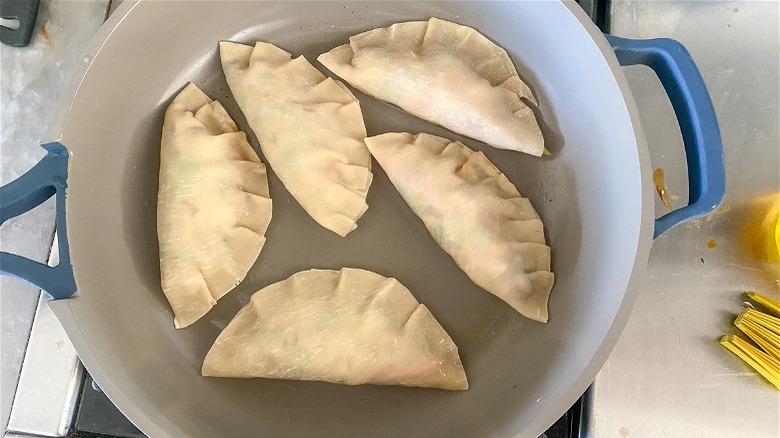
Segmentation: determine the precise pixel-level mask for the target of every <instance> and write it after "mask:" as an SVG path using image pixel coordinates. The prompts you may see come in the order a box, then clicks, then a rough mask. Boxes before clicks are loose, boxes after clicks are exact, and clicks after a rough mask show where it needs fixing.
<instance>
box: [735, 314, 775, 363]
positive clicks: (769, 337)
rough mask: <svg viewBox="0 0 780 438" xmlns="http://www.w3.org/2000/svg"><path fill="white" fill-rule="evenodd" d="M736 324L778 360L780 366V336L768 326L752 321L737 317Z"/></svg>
mask: <svg viewBox="0 0 780 438" xmlns="http://www.w3.org/2000/svg"><path fill="white" fill-rule="evenodd" d="M734 325H735V326H737V328H738V329H740V330H742V332H743V333H745V334H746V335H748V337H749V338H750V339H752V340H753V342H755V343H756V344H758V346H759V347H761V348H762V349H763V350H764V351H766V352H767V353H769V355H770V356H772V357H773V358H774V359H776V360H777V365H778V367H780V336H777V335H776V334H774V333H772V332H771V331H770V330H767V328H766V327H762V326H761V325H759V324H756V323H754V322H751V321H746V320H744V319H740V318H737V320H736V321H734Z"/></svg>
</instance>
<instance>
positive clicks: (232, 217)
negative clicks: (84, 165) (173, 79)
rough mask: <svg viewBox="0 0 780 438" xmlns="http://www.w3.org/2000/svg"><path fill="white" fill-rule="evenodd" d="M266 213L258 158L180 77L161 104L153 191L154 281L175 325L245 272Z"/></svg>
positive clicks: (200, 311) (223, 115) (261, 239)
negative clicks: (156, 252)
mask: <svg viewBox="0 0 780 438" xmlns="http://www.w3.org/2000/svg"><path fill="white" fill-rule="evenodd" d="M270 221H271V198H270V196H269V194H268V178H267V175H266V169H265V165H264V164H263V163H262V162H261V161H260V159H259V158H258V157H257V154H256V153H255V151H254V150H253V149H252V147H251V146H249V143H247V140H246V135H244V133H243V132H241V131H239V130H238V128H237V127H236V124H235V123H234V122H233V120H232V119H231V118H230V116H229V115H228V113H227V112H226V111H225V109H224V108H223V107H222V105H220V104H219V102H217V101H215V100H214V101H212V100H211V99H209V98H208V96H206V95H205V94H204V93H203V92H202V91H201V90H200V89H198V87H196V86H195V85H194V84H189V85H187V86H186V87H185V88H184V89H183V90H182V91H181V92H180V93H179V94H178V96H176V98H175V99H173V102H171V104H170V106H168V110H167V111H166V112H165V121H164V123H163V132H162V142H161V148H160V186H159V192H158V195H157V237H158V240H159V243H160V274H161V283H162V290H163V292H164V293H165V297H166V298H167V299H168V301H169V302H170V304H171V307H172V308H173V313H174V319H173V322H174V326H175V327H176V328H183V327H187V326H188V325H190V324H192V323H193V322H195V321H197V320H198V319H199V318H200V317H202V316H203V315H205V314H206V312H208V311H209V310H210V309H211V308H212V307H213V306H214V304H216V303H217V300H218V299H220V298H221V297H222V296H223V295H225V294H226V293H228V292H229V291H230V290H232V289H233V288H234V287H235V286H236V285H237V284H238V283H239V282H241V280H243V279H244V277H245V276H246V274H247V271H248V270H249V268H250V267H251V266H252V264H254V262H255V260H256V259H257V256H258V255H259V254H260V249H262V247H263V244H264V243H265V231H266V229H267V228H268V223H269V222H270Z"/></svg>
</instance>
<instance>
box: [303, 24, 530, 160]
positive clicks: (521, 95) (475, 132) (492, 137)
mask: <svg viewBox="0 0 780 438" xmlns="http://www.w3.org/2000/svg"><path fill="white" fill-rule="evenodd" d="M317 59H318V60H319V61H320V62H321V63H322V64H323V65H324V66H325V67H327V68H328V69H330V71H332V72H333V73H335V74H337V75H339V76H341V77H342V78H343V79H344V80H346V81H347V82H349V83H350V84H351V85H352V86H354V87H356V88H358V89H360V90H361V91H363V92H365V93H368V94H370V95H372V96H374V97H377V98H379V99H382V100H384V101H387V102H390V103H392V104H394V105H397V106H399V107H401V108H402V109H403V110H405V111H407V112H409V113H412V114H414V115H416V116H418V117H421V118H423V119H425V120H428V121H430V122H433V123H436V124H439V125H441V126H444V127H445V128H447V129H450V130H452V131H454V132H457V133H459V134H463V135H466V136H469V137H471V138H475V139H477V140H481V141H483V142H485V143H488V144H490V145H492V146H494V147H497V148H501V149H511V150H516V151H520V152H525V153H528V154H531V155H535V156H540V155H542V152H543V151H544V140H543V138H542V132H541V130H540V129H539V124H538V123H537V122H536V118H535V117H534V113H533V111H532V110H531V108H530V107H529V106H528V105H527V104H526V103H525V102H524V100H525V101H528V102H530V103H531V104H532V105H536V100H535V98H534V96H533V94H532V92H531V89H530V88H529V87H528V85H526V84H525V82H523V81H522V80H521V79H520V77H519V76H518V74H517V70H516V69H515V66H514V64H512V60H511V59H509V56H508V55H507V53H506V51H505V50H504V49H502V48H501V47H499V46H497V45H496V44H494V43H493V42H492V41H490V40H489V39H487V38H486V37H485V36H484V35H482V34H480V33H479V32H477V31H476V30H474V29H472V28H470V27H467V26H463V25H460V24H455V23H451V22H448V21H444V20H440V19H438V18H431V19H430V20H429V21H412V22H408V23H397V24H394V25H392V26H390V27H388V28H382V29H374V30H370V31H367V32H363V33H361V34H359V35H355V36H353V37H351V38H350V39H349V44H345V45H343V46H338V47H336V48H334V49H333V50H331V51H329V52H327V53H323V54H322V55H320V56H319V57H318V58H317Z"/></svg>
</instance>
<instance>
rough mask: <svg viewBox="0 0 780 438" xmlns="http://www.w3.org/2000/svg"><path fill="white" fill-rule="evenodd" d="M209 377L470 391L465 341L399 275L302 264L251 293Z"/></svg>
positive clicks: (213, 356) (220, 344)
mask: <svg viewBox="0 0 780 438" xmlns="http://www.w3.org/2000/svg"><path fill="white" fill-rule="evenodd" d="M203 375H204V376H215V377H264V378H270V379H293V380H322V381H326V382H333V383H344V384H347V385H360V384H364V383H370V384H374V385H404V386H421V387H427V388H441V389H450V390H462V389H468V381H467V380H466V374H465V373H464V371H463V365H462V364H461V361H460V357H459V356H458V347H456V346H455V344H454V343H453V342H452V339H450V337H449V335H447V332H445V331H444V329H443V328H442V327H441V325H439V323H438V322H437V321H436V319H434V317H433V315H431V313H430V312H429V311H428V309H427V308H426V307H425V306H424V305H422V304H420V303H419V302H417V300H416V299H415V298H414V296H412V294H411V293H410V292H409V290H408V289H406V288H405V287H404V286H403V285H402V284H401V283H399V282H398V280H396V279H394V278H386V277H383V276H381V275H379V274H375V273H373V272H369V271H364V270H362V269H352V268H344V269H342V270H341V271H330V270H317V269H313V270H310V271H302V272H298V273H297V274H295V275H293V276H292V277H290V278H288V279H286V280H284V281H281V282H279V283H276V284H272V285H270V286H268V287H266V288H264V289H262V290H260V291H259V292H256V293H255V294H254V295H252V298H251V300H250V302H249V304H247V305H246V307H244V308H243V309H241V310H240V311H239V312H238V314H237V315H236V316H235V318H233V321H231V322H230V324H229V325H228V326H227V328H225V330H224V331H223V332H222V333H221V334H220V335H219V337H218V338H217V340H216V342H214V345H213V346H212V347H211V350H209V352H208V354H207V355H206V359H205V360H204V361H203Z"/></svg>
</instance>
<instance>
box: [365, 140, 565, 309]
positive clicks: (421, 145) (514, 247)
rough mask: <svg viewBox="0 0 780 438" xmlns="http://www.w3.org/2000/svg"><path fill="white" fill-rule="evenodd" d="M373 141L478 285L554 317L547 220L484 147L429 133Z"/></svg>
mask: <svg viewBox="0 0 780 438" xmlns="http://www.w3.org/2000/svg"><path fill="white" fill-rule="evenodd" d="M366 144H367V145H368V149H369V150H370V151H371V153H372V154H373V155H374V158H376V160H377V161H378V162H379V164H380V165H381V166H382V168H383V169H384V170H385V172H387V176H388V177H389V178H390V181H392V182H393V185H395V187H396V188H397V189H398V191H399V192H400V193H401V196H403V198H404V200H406V202H407V203H408V204H409V207H411V208H412V211H414V213H415V214H416V215H417V216H419V217H420V219H422V221H423V222H424V223H425V226H426V227H427V228H428V231H430V233H431V235H432V236H433V238H434V239H435V240H436V242H437V243H438V244H439V245H440V246H441V247H442V248H443V249H444V251H446V252H447V254H449V255H450V256H451V257H452V258H453V259H454V260H455V263H456V264H457V265H458V266H459V267H460V268H461V269H462V270H463V272H465V273H466V275H468V276H469V278H471V279H472V280H473V281H474V283H476V284H477V285H478V286H480V287H482V288H483V289H485V290H487V291H488V292H490V293H492V294H493V295H496V296H497V297H499V298H501V299H502V300H504V301H506V302H507V303H509V305H510V306H512V307H513V308H514V309H515V310H517V311H518V312H520V313H521V314H522V315H524V316H526V317H528V318H530V319H533V320H535V321H539V322H547V299H548V297H549V296H550V290H551V289H552V286H553V274H552V273H551V272H550V247H548V246H547V245H545V242H544V227H543V226H542V221H541V220H540V219H539V215H537V214H536V211H535V210H534V208H533V206H531V202H530V201H528V199H526V198H524V197H522V196H521V195H520V193H518V191H517V189H516V188H515V186H514V185H512V183H511V182H509V180H508V179H507V178H506V176H504V174H503V173H501V171H499V170H498V169H497V168H496V166H495V165H493V163H491V162H490V161H489V160H488V159H487V157H485V155H484V154H482V152H474V151H472V150H471V149H469V148H467V147H466V146H464V145H463V144H462V143H459V142H451V141H449V140H447V139H445V138H441V137H436V136H434V135H430V134H418V135H412V134H409V133H387V134H382V135H377V136H375V137H368V138H367V139H366Z"/></svg>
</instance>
